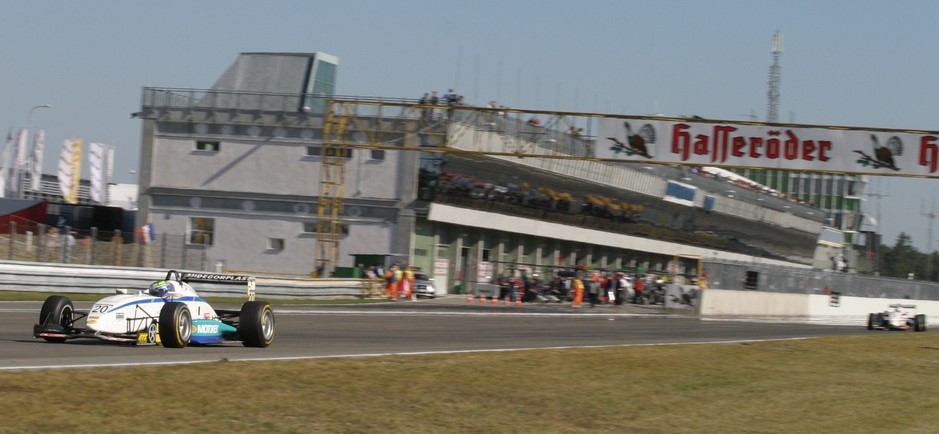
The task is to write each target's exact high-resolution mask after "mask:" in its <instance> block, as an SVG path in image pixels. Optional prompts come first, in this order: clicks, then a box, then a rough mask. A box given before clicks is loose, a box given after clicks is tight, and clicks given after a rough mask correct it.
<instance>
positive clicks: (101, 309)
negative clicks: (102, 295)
mask: <svg viewBox="0 0 939 434" xmlns="http://www.w3.org/2000/svg"><path fill="white" fill-rule="evenodd" d="M110 308H111V306H109V305H107V304H97V305H95V306H93V307H92V308H91V313H105V312H107V311H108V309H110Z"/></svg>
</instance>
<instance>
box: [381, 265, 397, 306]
mask: <svg viewBox="0 0 939 434" xmlns="http://www.w3.org/2000/svg"><path fill="white" fill-rule="evenodd" d="M397 269H398V264H395V265H392V266H391V267H390V268H388V271H386V272H385V276H384V278H385V292H386V293H387V295H388V298H390V299H391V301H397V300H398V281H397V279H396V278H395V274H396V273H395V271H396V270H397Z"/></svg>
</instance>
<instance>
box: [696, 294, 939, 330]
mask: <svg viewBox="0 0 939 434" xmlns="http://www.w3.org/2000/svg"><path fill="white" fill-rule="evenodd" d="M894 303H902V304H909V305H915V306H916V308H915V309H911V310H913V311H915V312H916V313H921V314H925V315H926V317H927V324H929V322H930V321H929V318H930V317H931V318H935V320H936V321H939V301H932V300H908V299H896V298H866V297H850V296H842V295H837V294H836V295H816V294H786V293H778V292H760V291H737V290H725V289H705V290H703V291H701V303H700V309H699V311H698V312H699V314H700V315H701V316H702V317H722V318H726V317H748V318H751V317H761V318H769V319H783V320H795V321H804V322H814V323H828V324H843V325H866V324H867V315H868V314H870V313H872V312H882V311H884V310H885V309H887V306H888V305H890V304H894Z"/></svg>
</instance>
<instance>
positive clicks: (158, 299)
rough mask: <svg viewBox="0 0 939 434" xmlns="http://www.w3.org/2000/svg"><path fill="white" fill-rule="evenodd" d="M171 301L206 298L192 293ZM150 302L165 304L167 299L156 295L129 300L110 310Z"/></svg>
mask: <svg viewBox="0 0 939 434" xmlns="http://www.w3.org/2000/svg"><path fill="white" fill-rule="evenodd" d="M170 301H182V302H186V301H195V302H198V301H201V302H205V300H204V299H203V298H202V297H196V296H191V295H190V296H185V297H177V298H174V299H172V300H170ZM150 303H160V304H164V303H166V300H165V299H162V298H159V297H154V298H151V299H145V300H134V301H132V302H129V303H124V304H122V305H120V306H118V307H115V308H111V309H108V311H115V310H120V309H124V308H125V307H131V306H136V305H139V304H150Z"/></svg>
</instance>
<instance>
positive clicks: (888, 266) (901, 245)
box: [880, 232, 927, 279]
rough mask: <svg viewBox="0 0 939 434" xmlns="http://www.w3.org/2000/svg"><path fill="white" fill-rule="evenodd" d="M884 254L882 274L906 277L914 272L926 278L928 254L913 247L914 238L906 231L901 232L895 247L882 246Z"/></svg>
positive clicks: (882, 253) (881, 250)
mask: <svg viewBox="0 0 939 434" xmlns="http://www.w3.org/2000/svg"><path fill="white" fill-rule="evenodd" d="M880 252H881V255H882V261H881V267H882V269H881V275H883V276H888V277H899V278H904V279H905V278H906V277H907V276H908V275H909V273H914V275H915V276H917V277H919V278H925V277H927V276H925V275H924V271H925V269H926V267H925V265H926V255H924V254H922V253H920V252H919V251H918V250H916V247H913V243H912V238H910V236H909V235H908V234H907V233H906V232H900V235H898V236H897V242H896V244H894V246H893V247H887V246H881V249H880Z"/></svg>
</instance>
